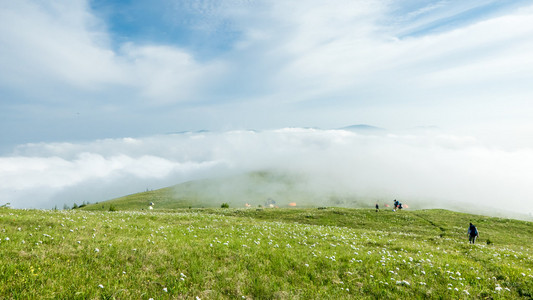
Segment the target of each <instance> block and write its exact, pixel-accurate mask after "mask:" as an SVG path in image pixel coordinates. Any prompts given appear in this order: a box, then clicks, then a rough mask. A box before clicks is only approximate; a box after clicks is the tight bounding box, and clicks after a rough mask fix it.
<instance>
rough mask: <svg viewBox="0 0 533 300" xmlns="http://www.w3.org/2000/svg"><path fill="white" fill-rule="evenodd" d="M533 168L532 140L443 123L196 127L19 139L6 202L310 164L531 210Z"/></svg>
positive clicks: (388, 186)
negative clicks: (432, 126)
mask: <svg viewBox="0 0 533 300" xmlns="http://www.w3.org/2000/svg"><path fill="white" fill-rule="evenodd" d="M532 169H533V149H531V148H527V147H517V148H514V149H502V148H498V147H493V146H487V145H486V144H484V143H482V142H480V141H479V140H478V139H476V138H474V137H469V136H458V135H452V134H448V133H444V132H442V131H440V130H413V131H410V132H408V133H406V132H403V133H392V132H389V131H366V132H354V131H349V130H320V129H308V128H285V129H279V130H266V131H227V132H186V133H177V134H166V135H157V136H149V137H142V138H120V139H102V140H94V141H89V142H78V143H34V144H24V145H19V146H17V147H16V148H14V149H13V151H12V152H11V153H10V154H8V155H4V156H1V157H0V204H5V203H10V204H11V206H12V207H15V208H53V207H54V206H57V207H58V208H62V207H63V206H65V205H67V206H71V205H72V204H73V203H77V204H81V203H82V202H92V203H94V202H97V201H104V200H108V199H111V198H114V197H119V196H123V195H126V194H131V193H136V192H142V191H145V190H147V189H150V190H151V189H157V188H162V187H166V186H169V185H173V184H178V183H181V182H185V181H189V180H195V179H201V178H212V177H223V176H229V175H236V174H242V173H245V172H250V171H257V170H269V171H280V172H289V173H290V172H292V173H294V174H303V175H305V178H306V180H308V181H309V182H308V186H309V187H310V189H312V190H313V192H316V193H328V192H331V191H336V192H339V191H341V192H343V193H347V194H357V195H358V196H363V197H369V198H372V199H383V201H387V202H391V201H392V199H393V198H398V199H401V200H402V201H404V202H405V203H409V201H413V202H417V203H424V205H422V206H423V207H429V208H431V207H443V208H449V207H452V206H453V207H454V208H459V209H460V208H461V207H462V206H463V207H465V209H466V208H468V210H470V211H472V209H473V210H475V209H476V208H479V210H480V212H481V211H483V212H485V211H486V210H491V209H492V210H494V211H509V212H520V213H525V214H526V215H527V214H531V212H533V202H531V201H529V197H531V195H532V194H533V185H531V184H530V181H531V180H530V179H531V178H530V174H531V170H532ZM452 204H453V205H452ZM317 205H320V204H319V203H317Z"/></svg>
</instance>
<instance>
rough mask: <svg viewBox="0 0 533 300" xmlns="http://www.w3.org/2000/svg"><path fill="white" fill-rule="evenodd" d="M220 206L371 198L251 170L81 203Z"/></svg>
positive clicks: (346, 202)
mask: <svg viewBox="0 0 533 300" xmlns="http://www.w3.org/2000/svg"><path fill="white" fill-rule="evenodd" d="M150 203H153V207H152V208H153V209H156V210H160V209H176V208H189V207H190V208H207V207H220V205H221V204H222V203H228V204H229V205H230V207H246V206H248V205H249V206H251V207H260V206H262V207H270V206H272V207H288V206H289V204H290V203H292V204H293V205H297V206H298V207H317V206H337V207H339V206H341V207H369V206H371V205H373V202H372V200H366V201H365V200H362V199H360V198H358V197H356V196H354V195H346V194H342V193H334V192H330V193H323V192H317V189H316V187H313V186H311V185H310V184H309V183H308V181H307V180H306V178H305V177H304V176H302V175H297V174H285V173H274V172H251V173H247V174H242V175H235V176H229V177H221V178H210V179H203V180H195V181H189V182H185V183H181V184H178V185H174V186H171V187H167V188H162V189H157V190H153V191H146V192H142V193H136V194H132V195H127V196H124V197H120V198H116V199H111V200H108V201H105V202H100V203H97V204H89V205H87V206H84V207H83V208H82V209H84V210H109V208H110V207H111V206H113V208H114V209H117V210H142V209H148V208H149V206H150Z"/></svg>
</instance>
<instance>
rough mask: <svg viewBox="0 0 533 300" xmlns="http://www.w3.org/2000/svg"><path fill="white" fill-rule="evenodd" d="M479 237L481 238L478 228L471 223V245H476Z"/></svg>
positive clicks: (469, 232) (469, 228) (469, 236)
mask: <svg viewBox="0 0 533 300" xmlns="http://www.w3.org/2000/svg"><path fill="white" fill-rule="evenodd" d="M478 236H479V232H478V231H477V228H476V226H474V224H472V223H470V226H469V227H468V241H469V242H470V244H475V243H476V238H477V237H478Z"/></svg>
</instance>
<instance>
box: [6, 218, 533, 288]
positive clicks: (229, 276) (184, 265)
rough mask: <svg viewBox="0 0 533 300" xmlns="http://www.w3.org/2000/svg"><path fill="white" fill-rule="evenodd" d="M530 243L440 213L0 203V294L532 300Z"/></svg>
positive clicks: (501, 226)
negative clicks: (470, 235) (473, 236)
mask: <svg viewBox="0 0 533 300" xmlns="http://www.w3.org/2000/svg"><path fill="white" fill-rule="evenodd" d="M469 222H473V223H474V224H476V225H477V226H478V228H479V231H480V239H479V240H478V242H477V244H475V245H471V244H469V243H468V241H467V238H466V230H467V225H468V223H469ZM532 236H533V223H531V222H526V221H518V220H511V219H503V218H492V217H485V216H479V215H471V214H463V213H457V212H452V211H447V210H415V211H400V212H392V211H391V210H381V211H380V212H375V211H374V210H372V209H348V208H332V207H328V208H320V209H319V208H305V209H300V208H280V209H277V208H268V209H266V208H248V209H232V208H229V209H222V208H220V209H178V210H153V211H115V212H109V211H83V210H16V209H7V208H3V209H0V238H1V241H0V255H1V257H2V264H1V265H0V298H3V299H47V298H60V299H350V298H351V299H364V298H369V299H375V298H380V299H382V298H383V299H398V298H405V299H411V298H415V299H416V298H418V299H422V298H424V299H425V298H439V299H473V298H481V299H483V298H485V299H519V298H523V299H531V298H532V297H533V271H532V268H533V239H531V237H532Z"/></svg>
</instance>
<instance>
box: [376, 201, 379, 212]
mask: <svg viewBox="0 0 533 300" xmlns="http://www.w3.org/2000/svg"><path fill="white" fill-rule="evenodd" d="M378 211H379V205H378V204H377V203H376V212H378Z"/></svg>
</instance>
